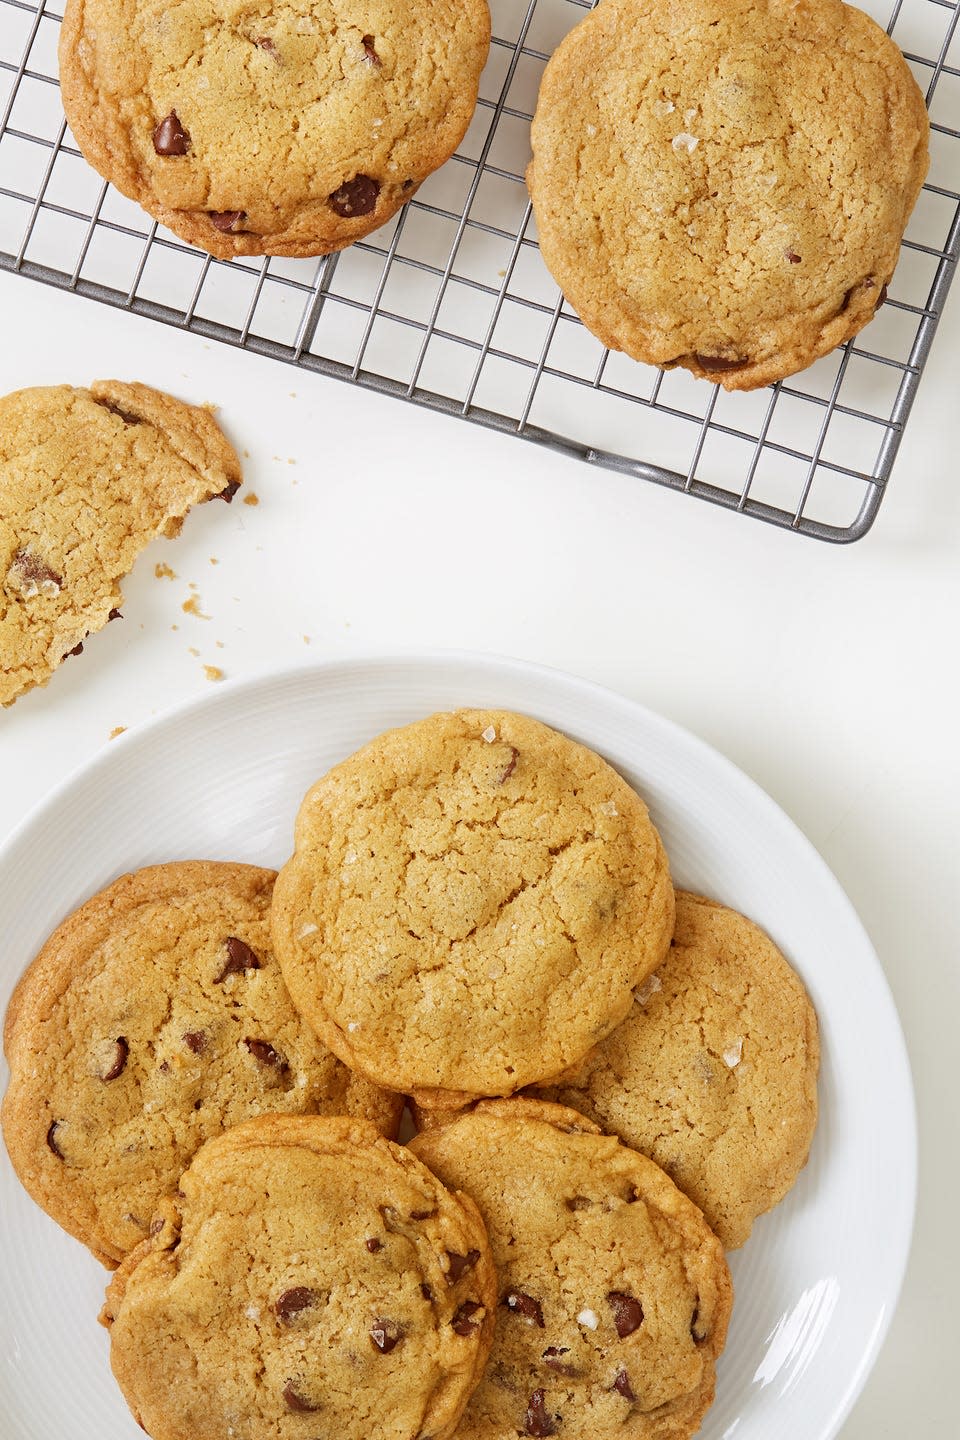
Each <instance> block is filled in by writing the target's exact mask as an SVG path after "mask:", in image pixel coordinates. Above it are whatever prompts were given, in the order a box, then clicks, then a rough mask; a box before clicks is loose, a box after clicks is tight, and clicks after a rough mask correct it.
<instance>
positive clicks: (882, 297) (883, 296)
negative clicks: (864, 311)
mask: <svg viewBox="0 0 960 1440" xmlns="http://www.w3.org/2000/svg"><path fill="white" fill-rule="evenodd" d="M886 303H887V287H886V285H884V286H882V287H881V290H880V296H879V298H878V300H877V303H876V305H874V307H873V308H874V310H879V309H880V306H881V305H885V304H886Z"/></svg>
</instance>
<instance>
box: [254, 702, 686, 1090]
mask: <svg viewBox="0 0 960 1440" xmlns="http://www.w3.org/2000/svg"><path fill="white" fill-rule="evenodd" d="M673 911H674V900H673V887H672V885H671V883H670V877H669V871H668V868H667V860H666V856H665V855H664V851H663V847H662V845H661V843H660V839H659V836H658V835H657V832H656V830H655V829H654V827H653V825H652V823H651V821H650V818H649V815H648V814H647V809H646V806H645V805H644V803H643V801H642V800H641V799H640V798H639V797H638V796H637V795H636V794H635V793H634V792H633V790H631V788H630V786H629V785H628V784H627V783H626V782H625V781H624V780H623V779H622V778H621V777H620V776H619V775H618V774H617V773H616V772H615V771H614V770H612V769H611V767H610V766H609V765H607V764H606V762H605V761H604V760H602V759H600V757H599V756H598V755H595V754H594V753H593V752H592V751H590V750H587V749H586V748H585V747H584V746H582V745H578V744H576V743H575V742H574V741H572V740H569V739H568V738H567V737H566V736H564V735H561V734H558V733H557V731H555V730H551V729H549V728H548V727H547V726H546V725H542V724H540V723H539V722H538V721H536V720H532V719H529V718H528V717H526V716H523V715H516V714H510V713H506V712H503V711H498V710H459V711H456V712H454V713H451V714H440V715H433V716H431V717H429V718H428V719H426V720H422V721H419V722H418V723H416V724H414V725H408V726H406V727H404V728H403V729H400V730H392V731H389V732H388V733H387V734H385V735H381V736H380V737H379V738H378V739H376V740H374V741H372V742H371V743H370V744H369V745H366V746H364V747H363V749H362V750H359V751H358V752H357V753H356V754H355V755H353V756H351V757H350V758H349V759H347V760H345V761H343V762H342V763H341V764H339V765H336V766H335V767H334V768H333V769H332V770H331V771H330V772H329V773H328V774H327V775H325V776H324V777H323V778H322V779H321V780H319V781H318V782H317V783H316V784H315V785H314V786H313V788H312V789H311V790H310V791H309V793H308V794H307V796H306V798H305V799H304V801H303V804H302V806H301V808H300V813H299V815H298V817H297V822H296V833H295V851H294V854H293V856H292V858H291V859H290V860H289V861H288V862H287V864H286V865H285V866H284V867H283V869H282V871H281V873H280V877H279V879H278V881H277V888H276V893H275V898H274V906H273V940H274V945H275V947H276V951H277V955H278V957H279V959H280V964H281V966H282V968H283V974H284V979H285V980H286V982H287V987H288V989H289V991H290V994H291V996H292V997H293V1002H294V1004H295V1005H296V1006H297V1008H298V1010H299V1011H300V1012H301V1014H302V1015H303V1016H304V1017H305V1018H306V1019H307V1020H308V1021H309V1022H310V1024H311V1025H313V1026H314V1028H315V1029H316V1030H317V1033H318V1034H319V1035H320V1036H321V1037H322V1038H323V1039H324V1040H325V1042H326V1043H327V1044H328V1045H329V1046H330V1048H331V1049H332V1050H333V1051H334V1053H335V1054H338V1055H339V1056H340V1057H341V1059H343V1060H344V1061H345V1062H346V1063H347V1064H349V1065H352V1066H353V1067H354V1068H355V1069H357V1070H359V1071H360V1072H361V1073H362V1074H365V1075H367V1076H368V1077H369V1078H371V1079H373V1078H374V1077H376V1080H377V1081H378V1082H379V1083H380V1084H383V1085H387V1086H390V1087H391V1088H393V1089H396V1090H402V1091H405V1092H407V1093H410V1092H416V1093H417V1097H418V1099H421V1100H422V1101H423V1100H426V1101H429V1099H430V1097H431V1096H435V1097H437V1098H439V1099H441V1100H443V1099H444V1098H446V1097H448V1095H449V1093H450V1092H456V1093H457V1094H458V1095H459V1094H461V1093H462V1094H464V1095H466V1097H467V1098H469V1097H470V1096H477V1095H491V1094H493V1095H495V1094H509V1093H510V1092H512V1091H513V1090H516V1089H519V1088H520V1087H521V1086H523V1085H528V1084H531V1083H533V1082H534V1080H536V1079H541V1080H545V1079H549V1078H551V1077H554V1076H557V1075H560V1074H561V1073H562V1072H563V1071H565V1070H566V1069H567V1068H568V1067H569V1066H570V1065H571V1064H573V1063H575V1062H576V1061H579V1060H580V1059H582V1058H583V1056H584V1055H585V1054H586V1053H587V1051H588V1050H589V1049H590V1048H591V1046H593V1045H594V1044H596V1042H597V1041H598V1040H600V1039H602V1038H603V1036H605V1035H606V1034H607V1033H608V1032H609V1031H610V1030H611V1029H612V1028H613V1027H614V1026H615V1025H616V1024H617V1023H618V1021H620V1020H622V1019H623V1017H624V1016H625V1015H626V1013H627V1012H628V1010H629V1009H630V1005H631V1003H632V993H633V990H634V988H635V987H636V986H637V985H640V984H641V983H642V982H643V980H644V979H645V977H646V976H647V975H648V974H649V973H650V972H651V971H652V970H654V969H655V968H656V967H657V965H659V964H660V962H661V960H662V959H663V957H664V955H665V954H666V952H667V948H668V946H669V943H670V936H671V934H672V932H673ZM438 1092H442V1093H441V1094H438Z"/></svg>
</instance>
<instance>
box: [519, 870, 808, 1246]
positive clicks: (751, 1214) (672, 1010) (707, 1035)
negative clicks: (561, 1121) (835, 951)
mask: <svg viewBox="0 0 960 1440" xmlns="http://www.w3.org/2000/svg"><path fill="white" fill-rule="evenodd" d="M819 1059H820V1047H819V1041H818V1033H817V1017H816V1014H815V1012H814V1009H813V1006H812V1005H811V1003H810V999H809V997H808V995H807V992H806V990H805V989H804V986H803V983H802V981H801V980H800V978H799V976H798V975H797V974H796V972H795V971H794V970H793V969H792V968H791V966H790V965H789V964H788V962H787V961H786V960H785V959H784V957H783V955H782V954H781V953H780V951H779V950H778V949H777V947H776V946H775V945H774V943H773V941H772V940H770V939H769V938H768V936H766V935H765V934H764V933H763V931H762V930H761V929H759V927H758V926H756V925H754V924H753V923H752V922H751V921H750V920H747V919H746V918H745V917H744V916H743V915H738V914H737V912H736V911H735V910H728V909H727V908H726V906H724V905H719V904H717V903H716V902H715V901H713V900H705V899H703V898H702V897H701V896H699V895H687V894H683V893H682V892H681V893H678V895H677V928H676V934H675V935H674V940H673V945H672V947H671V950H670V954H669V955H668V956H667V959H666V960H665V961H664V963H663V965H661V967H660V969H659V970H658V971H657V972H656V974H655V975H651V976H650V978H649V979H648V980H647V981H646V983H645V984H644V985H643V986H642V987H641V989H640V990H639V992H638V994H637V999H636V1002H635V1004H634V1006H633V1009H632V1010H631V1012H630V1014H629V1015H628V1017H627V1019H626V1020H625V1021H624V1022H623V1024H622V1025H620V1026H618V1027H617V1029H616V1030H615V1031H614V1032H613V1034H612V1035H608V1036H607V1038H606V1040H604V1041H603V1042H602V1044H600V1045H598V1046H597V1049H596V1051H595V1052H594V1053H593V1055H591V1056H590V1058H589V1059H588V1061H587V1063H586V1064H585V1065H584V1066H583V1068H582V1070H581V1071H580V1073H579V1074H578V1075H576V1076H575V1077H571V1078H570V1079H569V1080H567V1081H566V1082H565V1083H564V1084H562V1085H559V1086H556V1087H554V1088H551V1089H550V1090H549V1091H547V1092H546V1093H547V1094H548V1096H549V1098H551V1099H555V1100H559V1101H560V1102H562V1103H563V1104H564V1105H570V1106H573V1108H574V1109H576V1110H579V1111H580V1112H581V1113H582V1114H584V1115H588V1116H589V1117H590V1119H591V1120H593V1121H595V1122H596V1123H597V1124H598V1125H600V1126H602V1127H603V1129H604V1130H610V1131H612V1132H613V1133H614V1134H616V1135H619V1137H620V1139H621V1140H623V1141H624V1142H625V1143H626V1144H627V1145H632V1146H633V1147H634V1149H636V1150H641V1151H642V1152H643V1153H644V1154H645V1155H649V1156H650V1157H651V1159H653V1160H655V1161H656V1162H657V1164H658V1165H661V1166H662V1167H663V1169H664V1170H666V1171H667V1173H668V1174H669V1175H670V1176H671V1177H672V1179H673V1180H674V1181H676V1183H677V1185H679V1187H680V1189H681V1190H683V1192H684V1193H685V1194H686V1195H689V1196H690V1199H691V1200H693V1201H694V1202H695V1203H696V1204H697V1205H699V1207H700V1209H701V1210H702V1211H703V1213H704V1215H705V1216H706V1218H707V1220H708V1221H709V1223H710V1225H711V1226H712V1228H713V1229H714V1230H715V1232H716V1233H717V1235H718V1236H719V1237H720V1239H721V1240H722V1241H723V1243H724V1245H725V1246H726V1247H727V1249H734V1248H735V1247H736V1246H738V1245H742V1244H743V1242H744V1241H745V1240H746V1238H747V1236H748V1235H749V1234H750V1228H751V1226H752V1224H753V1222H754V1220H755V1218H756V1217H757V1216H758V1215H760V1214H762V1213H763V1212H764V1211H765V1210H769V1209H770V1208H771V1207H772V1206H774V1205H776V1204H777V1202H778V1201H779V1200H782V1199H783V1197H784V1195H785V1194H786V1193H787V1191H788V1190H789V1189H790V1187H791V1185H792V1184H793V1182H794V1180H795V1179H796V1178H797V1175H798V1173H799V1172H800V1170H801V1169H802V1168H803V1166H804V1165H805V1164H806V1161H807V1155H808V1154H809V1151H810V1142H811V1140H812V1138H813V1132H814V1127H815V1125H816V1123H817V1070H818V1066H819Z"/></svg>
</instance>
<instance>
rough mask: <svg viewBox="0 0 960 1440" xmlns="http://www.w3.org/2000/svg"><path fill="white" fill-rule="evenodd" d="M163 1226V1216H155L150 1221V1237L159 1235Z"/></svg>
mask: <svg viewBox="0 0 960 1440" xmlns="http://www.w3.org/2000/svg"><path fill="white" fill-rule="evenodd" d="M163 1225H164V1220H163V1216H162V1215H157V1216H155V1218H154V1219H153V1220H151V1221H150V1234H151V1235H159V1234H160V1231H161V1230H162V1229H163Z"/></svg>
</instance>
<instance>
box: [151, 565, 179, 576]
mask: <svg viewBox="0 0 960 1440" xmlns="http://www.w3.org/2000/svg"><path fill="white" fill-rule="evenodd" d="M153 573H154V575H155V576H156V578H157V579H158V580H176V578H177V572H176V570H171V569H170V566H169V565H165V564H164V562H163V561H162V560H161V561H160V563H159V564H158V565H154V567H153Z"/></svg>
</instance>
